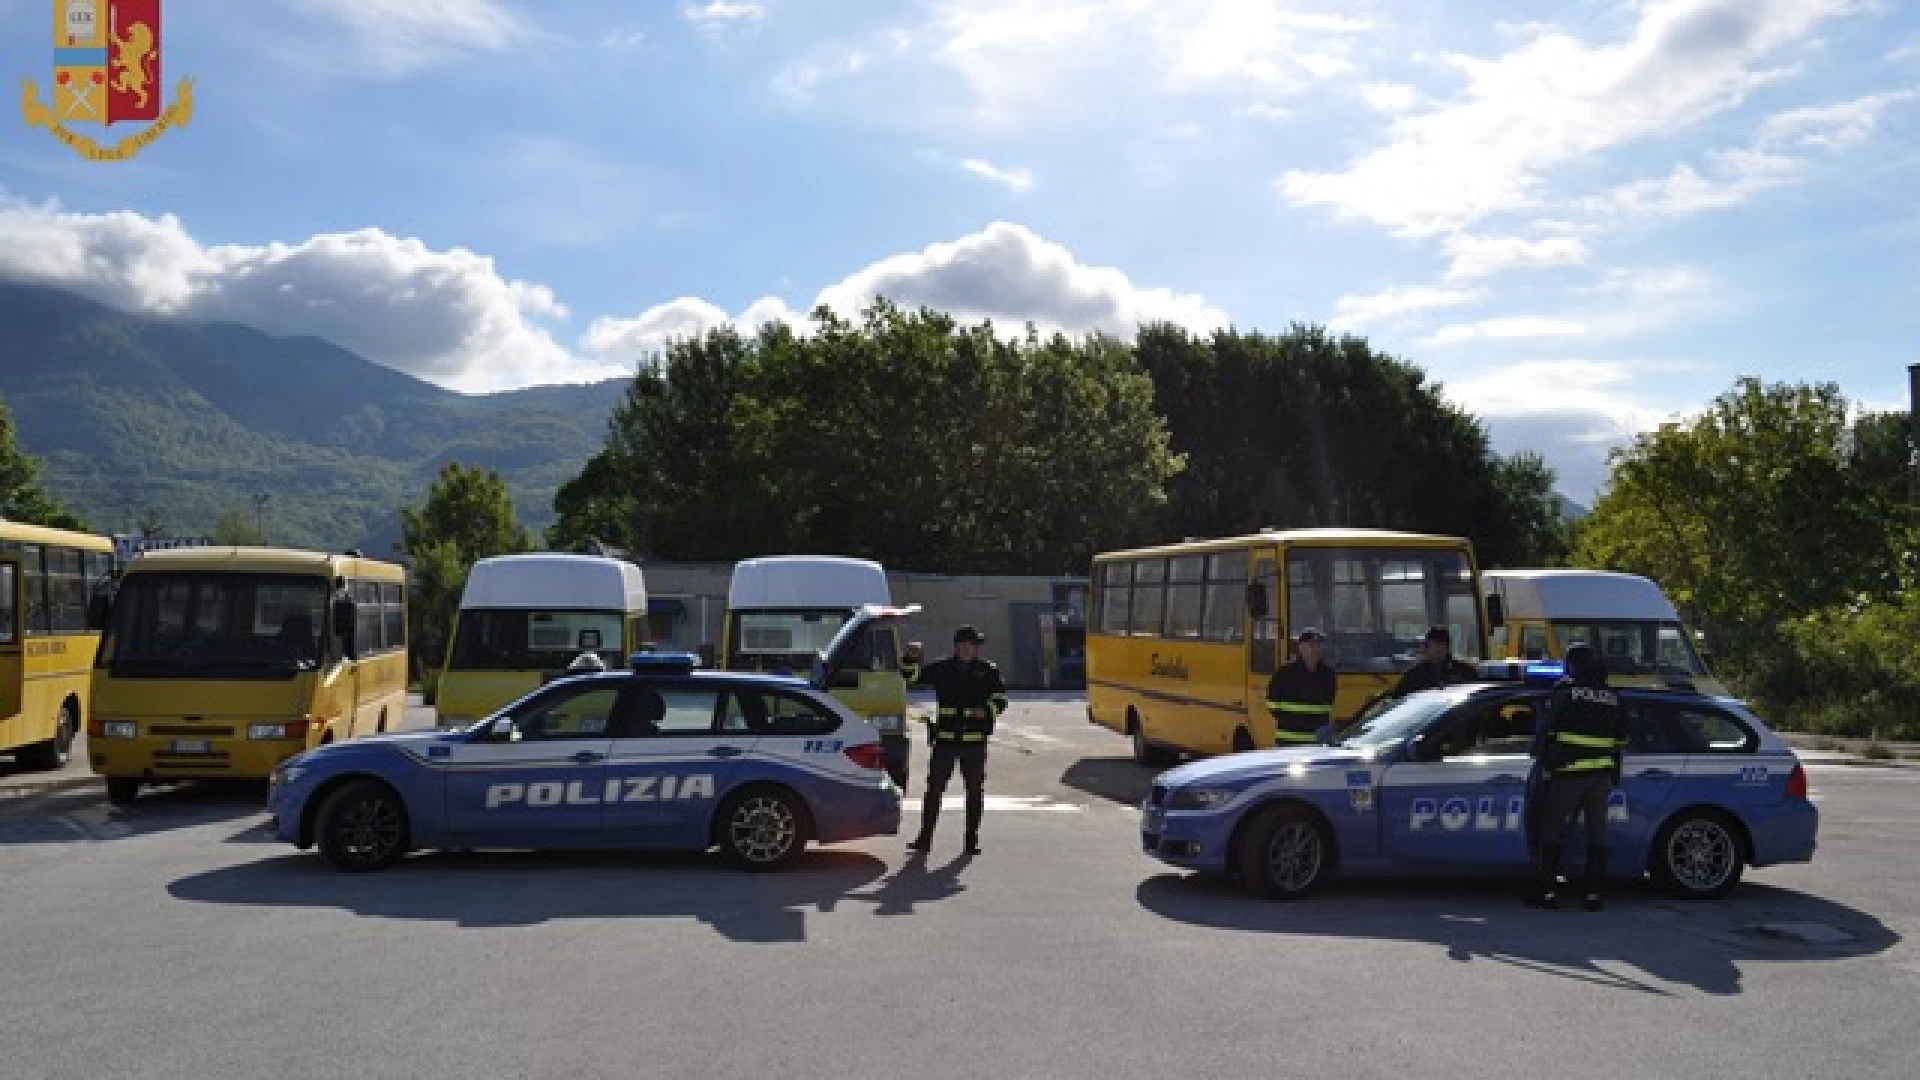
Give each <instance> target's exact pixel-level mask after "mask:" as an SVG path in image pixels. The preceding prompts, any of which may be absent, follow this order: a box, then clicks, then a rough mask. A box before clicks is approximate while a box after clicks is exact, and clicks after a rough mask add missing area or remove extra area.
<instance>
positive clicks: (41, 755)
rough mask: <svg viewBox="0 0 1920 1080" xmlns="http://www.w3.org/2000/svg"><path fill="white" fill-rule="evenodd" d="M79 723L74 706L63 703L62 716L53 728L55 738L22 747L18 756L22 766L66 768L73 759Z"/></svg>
mask: <svg viewBox="0 0 1920 1080" xmlns="http://www.w3.org/2000/svg"><path fill="white" fill-rule="evenodd" d="M79 725H80V721H79V719H78V718H77V717H75V716H74V713H73V706H72V705H71V704H65V705H61V706H60V718H59V720H58V721H57V722H56V723H55V724H54V728H53V738H51V739H48V740H47V741H46V742H40V743H34V744H33V745H32V746H28V747H24V748H22V749H21V751H20V755H19V758H18V760H19V762H20V766H21V767H22V768H26V769H35V770H39V771H45V770H48V769H62V768H65V767H66V765H67V762H69V761H72V760H73V736H74V733H75V732H76V731H77V730H78V728H79Z"/></svg>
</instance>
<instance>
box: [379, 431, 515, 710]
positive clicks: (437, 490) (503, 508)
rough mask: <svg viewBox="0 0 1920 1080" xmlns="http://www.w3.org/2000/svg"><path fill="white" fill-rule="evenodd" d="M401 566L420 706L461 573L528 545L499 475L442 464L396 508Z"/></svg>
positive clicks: (462, 583)
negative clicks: (411, 500)
mask: <svg viewBox="0 0 1920 1080" xmlns="http://www.w3.org/2000/svg"><path fill="white" fill-rule="evenodd" d="M400 533H401V541H400V550H401V553H402V554H403V555H404V556H405V557H406V560H407V563H408V578H409V585H408V588H409V593H408V601H407V640H408V652H409V653H410V654H411V656H412V660H413V664H414V667H415V671H416V672H417V674H418V676H419V678H420V682H421V688H422V690H423V691H424V694H425V697H426V700H427V702H428V704H432V702H433V700H434V692H435V690H436V688H437V686H436V684H437V682H438V675H439V669H440V665H441V663H442V662H443V661H444V660H445V658H446V653H447V644H448V642H449V641H450V640H451V638H452V635H453V621H454V619H455V617H456V616H457V615H458V614H459V611H460V593H461V591H462V590H463V589H465V587H466V582H467V571H469V570H471V569H472V568H473V564H474V563H476V562H478V561H479V560H481V559H485V558H491V557H492V556H495V555H511V554H515V553H518V552H523V551H530V550H532V549H533V546H534V545H533V537H532V536H530V535H529V534H528V533H527V531H526V530H525V529H523V528H521V527H520V525H519V523H518V521H517V519H516V516H515V513H514V507H513V497H512V496H511V495H510V494H509V493H508V491H507V483H506V480H505V479H504V478H502V477H501V476H500V474H499V473H496V472H493V471H492V470H489V469H483V468H480V467H479V466H466V465H462V464H460V463H459V462H449V463H447V465H446V466H445V467H443V468H442V469H441V470H440V475H439V476H438V477H436V478H435V479H434V482H433V487H432V488H430V489H429V490H428V492H427V498H426V501H425V502H424V503H422V504H421V505H420V506H419V507H417V508H416V507H407V508H405V509H403V510H401V511H400Z"/></svg>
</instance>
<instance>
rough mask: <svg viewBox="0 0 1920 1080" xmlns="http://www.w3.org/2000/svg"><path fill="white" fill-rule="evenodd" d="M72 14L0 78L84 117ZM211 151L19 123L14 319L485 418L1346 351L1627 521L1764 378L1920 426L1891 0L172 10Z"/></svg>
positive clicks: (15, 28) (176, 48)
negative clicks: (680, 389)
mask: <svg viewBox="0 0 1920 1080" xmlns="http://www.w3.org/2000/svg"><path fill="white" fill-rule="evenodd" d="M51 6H52V5H51V3H50V2H49V0H0V28H4V31H5V33H4V35H0V70H5V71H7V72H11V73H13V74H14V77H16V78H19V77H31V78H34V79H36V80H38V82H39V84H40V86H41V88H42V89H41V95H42V97H43V98H44V97H46V96H47V95H48V94H49V92H50V87H49V83H50V79H51V74H52V72H51V57H50V54H49V49H50V45H51V42H50V40H49V37H50V27H51V20H50V8H51ZM163 7H164V31H163V33H164V54H163V64H164V68H163V72H162V81H163V84H164V85H165V87H166V92H167V93H168V94H169V95H171V94H173V92H174V86H175V83H176V82H177V80H178V79H179V78H181V77H183V76H192V77H194V78H195V79H196V80H197V81H196V84H195V93H194V100H195V111H194V115H193V119H192V123H191V125H190V126H189V127H187V128H185V129H181V130H176V131H170V132H168V133H166V134H165V135H164V136H163V137H162V138H160V139H159V140H158V141H157V142H155V143H154V144H152V145H151V146H150V147H148V148H147V149H146V150H145V151H144V152H142V153H141V155H140V156H139V157H138V158H137V159H135V160H133V161H129V162H122V163H111V164H109V163H92V162H83V161H80V160H78V159H77V158H76V157H75V156H74V155H73V154H72V153H71V152H70V151H68V150H67V149H66V148H65V147H63V146H61V145H60V144H59V143H58V142H56V141H54V139H53V138H52V137H51V136H50V135H49V134H48V133H47V132H45V131H40V130H34V129H30V128H28V127H27V126H26V125H25V123H24V122H23V120H22V118H21V115H20V112H19V109H18V107H17V106H15V105H14V104H12V101H13V100H17V99H16V98H12V97H10V99H9V103H8V105H7V106H6V107H5V113H4V115H0V277H7V278H12V279H24V280H36V281H49V282H54V283H59V284H64V285H67V286H69V287H72V288H75V289H78V290H81V291H84V292H87V293H89V294H90V295H93V296H96V297H98V298H100V299H102V300H105V301H107V302H109V303H113V304H116V305H118V306H121V307H126V308H132V309H140V310H146V311H152V312H161V313H171V314H177V315H181V316H187V317H201V318H232V319H238V320H241V321H246V322H250V323H253V324H255V325H258V326H261V327H262V328H264V329H268V330H272V331H276V332H287V333H294V332H301V333H317V334H321V335H323V336H326V337H329V338H332V339H333V340H336V341H338V342H340V343H341V344H343V345H346V346H347V347H349V348H353V349H355V350H356V351H358V352H360V353H362V354H363V355H366V356H368V357H369V358H370V359H373V360H376V361H378V362H381V363H384V364H388V365H390V366H393V367H396V368H399V369H401V370H405V371H409V372H412V373H415V374H417V375H420V376H421V377H423V378H427V379H431V380H433V381H435V382H438V383H441V384H442V385H446V386H449V387H452V388H454V389H459V390H464V391H488V390H497V389H502V388H507V387H514V386H521V385H527V384H530V383H539V382H551V381H570V380H579V379H584V378H591V377H599V376H604V375H607V374H611V373H617V372H620V371H626V370H631V368H632V365H633V364H634V363H635V361H636V359H637V358H639V357H641V356H643V355H645V354H646V353H647V352H648V351H650V350H654V349H658V348H659V347H660V346H661V344H662V343H664V342H665V341H667V340H670V339H671V337H673V336H674V335H676V334H683V333H688V332H694V331H698V330H700V329H702V328H704V327H707V326H711V325H714V324H716V323H719V322H722V321H737V322H741V323H743V324H747V325H752V324H756V323H758V322H760V321H763V320H766V319H774V318H784V319H795V318H799V317H800V316H801V315H803V314H804V313H805V312H806V311H807V310H808V309H810V308H811V307H812V306H813V305H814V304H815V303H816V302H827V303H830V304H833V305H835V306H837V307H841V308H843V309H852V308H855V307H857V306H858V305H860V304H861V303H862V302H864V300H865V299H866V298H868V297H871V296H873V295H875V294H877V293H884V294H886V295H889V296H892V297H894V298H896V299H898V300H901V301H902V302H905V303H909V304H918V303H929V304H933V305H936V306H940V307H945V308H948V309H950V310H954V311H956V312H957V313H960V314H963V315H966V316H970V317H992V318H994V319H995V320H996V321H997V322H1007V323H1009V324H1011V325H1016V326H1017V325H1019V324H1020V323H1023V322H1025V321H1027V320H1032V321H1034V322H1036V323H1038V324H1040V325H1041V326H1043V327H1047V328H1060V329H1065V330H1068V331H1084V330H1087V329H1094V328H1098V329H1103V330H1108V331H1111V332H1116V333H1123V334H1124V333H1126V332H1128V331H1129V330H1130V329H1131V328H1132V327H1133V326H1134V325H1136V324H1137V323H1138V322H1139V321H1141V320H1146V319H1159V318H1168V319H1174V320H1176V321H1179V322H1182V323H1185V324H1187V325H1189V326H1192V327H1194V328H1196V329H1204V328H1207V327H1211V326H1218V325H1226V324H1232V325H1236V326H1239V327H1241V328H1248V329H1271V330H1281V329H1284V328H1285V327H1286V326H1287V325H1288V324H1289V323H1290V322H1293V321H1296V320H1297V321H1304V322H1320V323H1330V324H1332V325H1334V326H1335V327H1337V328H1343V329H1350V330H1353V331H1354V332H1357V333H1364V334H1366V335H1367V336H1368V337H1369V338H1370V339H1372V340H1373V341H1374V343H1375V344H1376V345H1377V346H1379V347H1381V348H1384V349H1386V350H1388V351H1391V352H1393V353H1395V354H1397V355H1400V356H1403V357H1405V358H1407V359H1410V360H1413V361H1414V362H1416V363H1419V364H1420V365H1422V366H1423V367H1425V368H1426V369H1427V370H1428V371H1429V372H1431V373H1432V375H1433V376H1434V377H1435V378H1437V379H1439V380H1441V381H1443V382H1444V383H1445V385H1446V387H1447V389H1448V392H1449V394H1450V395H1451V396H1452V397H1453V398H1455V399H1456V400H1458V401H1460V402H1461V403H1462V404H1464V405H1466V406H1467V407H1469V408H1472V409H1474V410H1475V411H1476V412H1477V413H1479V414H1480V415H1481V416H1483V417H1485V418H1486V420H1487V422H1488V425H1489V428H1490V430H1491V431H1492V433H1493V436H1494V440H1495V444H1496V446H1497V447H1498V448H1500V449H1502V450H1505V451H1512V450H1518V449H1535V450H1539V451H1541V452H1542V453H1544V454H1546V455H1547V457H1548V460H1549V461H1550V462H1551V463H1552V464H1553V465H1554V466H1555V467H1556V468H1557V469H1558V470H1559V472H1560V473H1561V477H1562V484H1561V486H1562V489H1563V490H1564V491H1565V492H1566V493H1567V494H1568V495H1570V496H1572V497H1573V498H1575V499H1577V500H1581V501H1587V500H1590V499H1591V498H1592V497H1593V496H1594V494H1595V491H1596V489H1597V488H1598V487H1599V485H1600V484H1601V482H1602V480H1603V479H1604V474H1605V470H1604V458H1605V453H1606V450H1607V448H1608V447H1609V446H1610V445H1614V444H1617V443H1618V442H1619V441H1621V440H1622V439H1624V438H1626V437H1627V436H1629V435H1630V434H1631V432H1632V431H1634V430H1638V429H1642V428H1645V427H1647V426H1650V425H1653V424H1656V423H1658V422H1659V421H1660V420H1661V419H1663V418H1666V417H1669V416H1672V415H1675V414H1681V413H1684V412H1686V411H1687V410H1690V409H1694V408H1698V407H1699V406H1700V405H1702V404H1704V403H1705V402H1706V401H1707V400H1708V399H1709V398H1711V397H1712V396H1713V395H1714V394H1716V393H1718V392H1720V391H1722V390H1724V389H1726V388H1727V387H1728V386H1729V385H1731V383H1732V382H1733V380H1734V379H1735V378H1736V377H1738V376H1741V375H1758V376H1761V377H1764V378H1768V379H1802V378H1823V379H1832V380H1835V381H1837V382H1839V383H1840V385H1841V387H1842V389H1843V390H1844V391H1846V392H1847V394H1848V395H1849V396H1850V397H1852V398H1854V399H1855V400H1856V401H1859V402H1861V403H1863V404H1865V405H1868V406H1873V407H1896V406H1900V405H1903V404H1904V401H1905V367H1906V365H1907V364H1908V363H1913V362H1920V347H1916V342H1917V341H1920V333H1916V331H1920V199H1915V198H1914V195H1913V193H1914V192H1920V138H1916V136H1917V135H1920V13H1916V12H1915V11H1914V10H1913V7H1912V6H1911V5H1902V4H1900V3H1897V2H1896V0H1655V2H1614V3H1597V2H1588V0H1572V2H1566V3H1558V4H1554V3H1538V4H1523V3H1492V2H1459V0H1449V2H1448V3H1446V4H1445V5H1440V4H1432V3H1426V2H1416V0H1404V2H1400V3H1387V2H1360V0H1348V2H1342V0H1323V2H1320V0H1316V2H1308V0H964V2H963V0H953V2H944V0H755V2H746V0H717V2H716V0H696V2H685V3H682V2H666V0H661V2H653V0H647V2H639V0H635V2H632V3H588V2H585V0H549V2H542V3H538V4H536V3H531V2H526V3H515V2H512V0H282V2H276V3H239V2H225V0H164V3H163Z"/></svg>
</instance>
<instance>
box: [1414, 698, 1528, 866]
mask: <svg viewBox="0 0 1920 1080" xmlns="http://www.w3.org/2000/svg"><path fill="white" fill-rule="evenodd" d="M1534 704H1535V702H1534V701H1533V700H1532V699H1504V700H1501V701H1496V702H1468V703H1467V704H1465V705H1463V706H1461V707H1460V708H1458V709H1455V710H1453V711H1452V712H1450V713H1447V714H1445V715H1444V716H1442V717H1441V718H1440V719H1439V720H1437V721H1435V722H1434V723H1433V724H1431V725H1429V726H1428V727H1427V729H1426V731H1425V732H1423V733H1422V734H1421V736H1420V737H1418V738H1417V739H1415V740H1414V741H1413V742H1412V743H1411V744H1410V745H1409V747H1408V749H1407V752H1406V753H1405V754H1404V755H1403V756H1402V757H1400V758H1399V759H1397V760H1395V761H1394V762H1393V763H1392V764H1390V765H1388V767H1387V770H1386V773H1385V775H1384V776H1383V777H1382V778H1381V782H1380V799H1379V801H1380V807H1381V827H1382V829H1383V831H1384V834H1385V840H1384V844H1383V847H1384V849H1385V853H1386V855H1387V857H1388V858H1391V859H1397V860H1403V861H1407V862H1418V863H1436V864H1450V865H1460V866H1471V865H1487V866H1496V865H1513V864H1525V863H1526V862H1527V858H1528V854H1527V839H1526V829H1525V824H1526V784H1527V773H1528V771H1529V769H1531V767H1532V764H1533V762H1532V758H1531V756H1530V753H1529V751H1530V748H1531V746H1532V740H1533V729H1532V725H1533V716H1534V713H1533V706H1534Z"/></svg>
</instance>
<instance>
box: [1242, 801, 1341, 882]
mask: <svg viewBox="0 0 1920 1080" xmlns="http://www.w3.org/2000/svg"><path fill="white" fill-rule="evenodd" d="M1255 813H1256V815H1257V816H1256V817H1255V818H1254V819H1253V820H1252V821H1249V822H1248V823H1247V827H1246V829H1244V830H1243V831H1242V832H1241V834H1240V842H1239V845H1238V847H1237V849H1236V850H1235V852H1234V854H1235V859H1234V863H1235V865H1236V866H1237V868H1238V869H1239V871H1240V879H1241V882H1242V883H1243V884H1244V885H1245V886H1246V887H1247V889H1248V890H1249V891H1251V892H1252V893H1253V894H1254V895H1255V896H1258V897H1261V898H1262V899H1266V900H1281V901H1291V900H1299V899H1301V898H1302V897H1305V896H1307V895H1309V894H1311V893H1312V892H1313V891H1314V890H1316V889H1318V888H1319V887H1320V886H1321V885H1323V884H1325V883H1326V881H1327V879H1328V878H1330V877H1332V876H1333V840H1332V838H1331V837H1329V836H1328V835H1327V830H1326V827H1325V826H1323V825H1322V824H1321V823H1320V820H1319V819H1318V818H1316V817H1314V816H1313V814H1312V813H1310V812H1308V811H1307V810H1306V809H1305V808H1304V807H1300V806H1295V805H1291V804H1285V803H1283V804H1281V805H1279V806H1272V807H1267V808H1265V809H1262V810H1258V811H1255Z"/></svg>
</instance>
